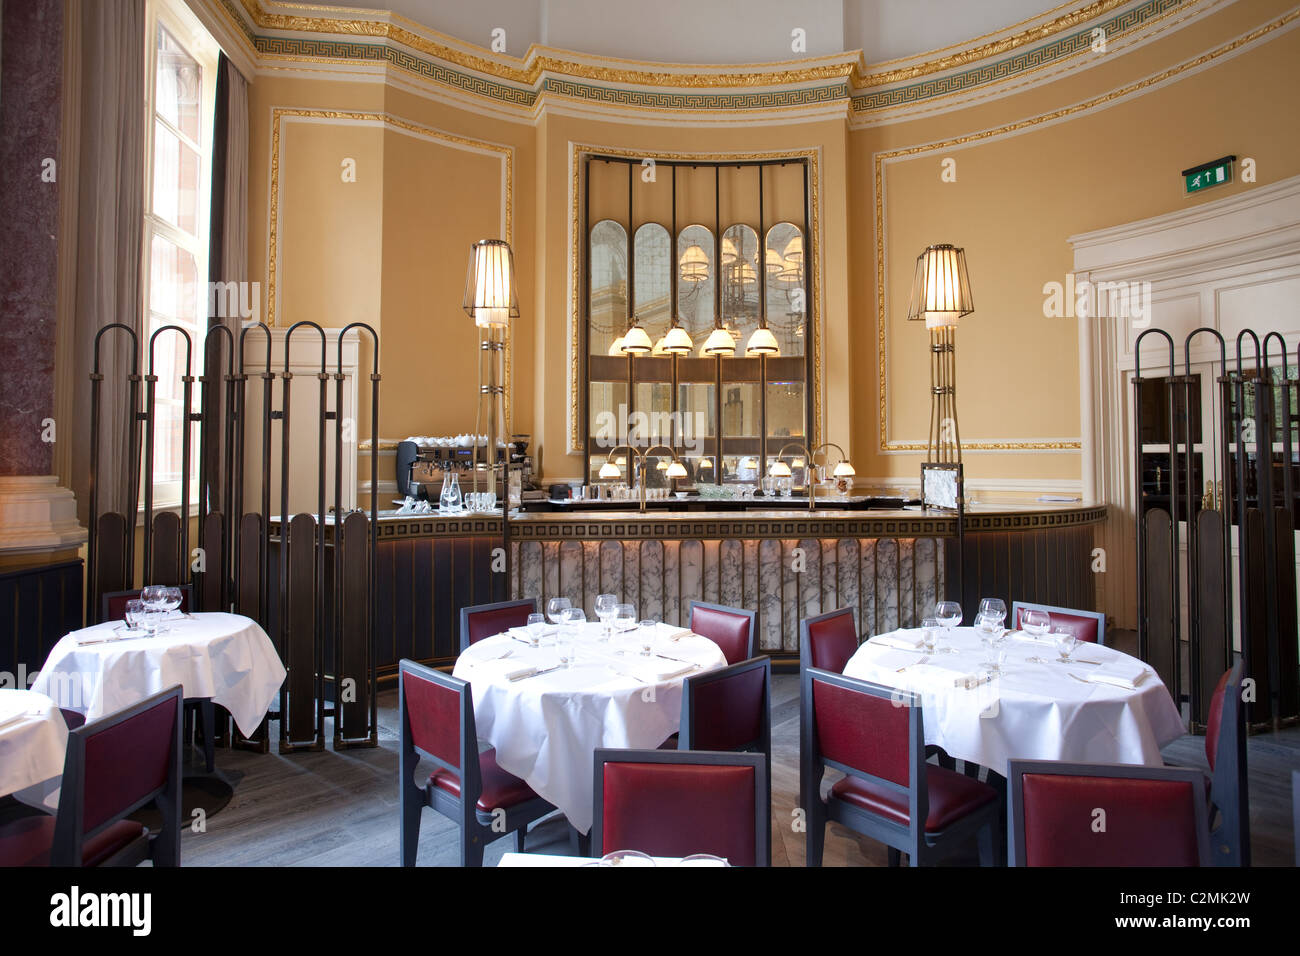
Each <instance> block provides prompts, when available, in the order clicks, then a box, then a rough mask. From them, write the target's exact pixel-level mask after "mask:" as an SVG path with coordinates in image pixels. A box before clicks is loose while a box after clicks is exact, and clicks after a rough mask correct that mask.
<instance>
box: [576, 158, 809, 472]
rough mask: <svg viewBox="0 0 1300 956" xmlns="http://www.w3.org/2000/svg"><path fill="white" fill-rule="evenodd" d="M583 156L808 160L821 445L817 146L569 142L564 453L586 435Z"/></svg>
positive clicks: (582, 449)
mask: <svg viewBox="0 0 1300 956" xmlns="http://www.w3.org/2000/svg"><path fill="white" fill-rule="evenodd" d="M586 154H600V155H606V156H621V157H632V158H653V159H655V160H657V161H672V160H677V161H686V162H689V161H691V160H698V161H700V162H724V163H725V162H727V161H736V160H754V159H802V160H807V161H808V167H809V168H808V193H809V203H808V204H809V207H810V210H811V212H810V215H811V218H810V220H809V222H808V230H809V232H810V233H811V234H812V239H813V241H812V255H813V258H812V269H811V272H812V275H813V276H814V281H813V285H812V303H813V315H812V332H813V380H812V382H810V383H809V387H810V388H811V389H812V394H813V416H812V421H811V422H809V429H810V431H811V433H812V442H813V447H814V448H815V447H817V445H819V444H820V443H821V440H822V437H821V436H822V434H823V432H824V431H825V428H824V422H823V418H824V416H825V411H824V409H823V405H824V402H823V391H824V389H825V378H826V376H825V375H824V374H823V371H822V355H823V349H824V344H823V340H824V339H825V337H826V335H825V331H826V319H825V316H824V315H823V314H822V313H823V311H824V308H823V302H824V294H823V286H824V284H825V281H826V280H825V276H824V275H823V268H822V266H823V262H824V258H823V256H822V232H821V227H822V220H821V148H820V147H814V148H810V149H793V150H773V151H760V152H747V153H717V152H714V153H664V152H647V151H646V150H632V149H625V148H623V147H616V146H599V145H594V144H590V143H574V142H570V143H569V167H570V168H569V194H570V198H569V206H570V219H569V232H570V234H571V236H572V237H573V239H572V242H571V243H570V249H571V251H570V256H569V304H568V307H567V308H566V310H565V312H566V314H567V316H568V318H567V324H568V335H567V339H568V342H567V348H568V350H569V356H568V365H569V383H568V389H569V398H570V401H569V428H568V432H569V448H568V453H569V454H571V455H575V454H585V453H586V439H585V437H584V436H582V435H580V434H579V431H580V424H581V423H580V418H581V416H580V415H579V413H578V409H579V407H580V406H579V405H578V403H579V402H585V401H586V400H587V392H586V384H585V383H584V382H583V381H582V356H581V354H580V352H579V348H578V345H579V342H580V340H581V335H580V334H579V332H578V323H579V322H581V321H582V320H583V318H582V316H581V314H580V312H581V306H582V258H581V256H580V255H579V254H578V248H579V245H578V244H579V243H582V244H583V247H584V248H585V244H586V241H587V237H586V236H585V235H584V234H583V233H582V231H581V229H580V228H579V225H580V221H581V219H582V208H581V207H582V200H581V196H582V189H581V186H582V157H583V156H584V155H586Z"/></svg>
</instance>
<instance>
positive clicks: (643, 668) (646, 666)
mask: <svg viewBox="0 0 1300 956" xmlns="http://www.w3.org/2000/svg"><path fill="white" fill-rule="evenodd" d="M618 669H619V671H620V672H621V673H624V674H627V675H628V676H629V677H635V678H637V679H639V680H643V681H649V682H650V683H653V684H657V683H659V682H660V681H666V680H672V679H673V678H674V677H680V676H681V675H682V674H688V673H690V672H691V671H693V670H694V669H695V665H694V664H684V663H682V662H681V661H669V660H665V659H664V658H662V657H641V658H637V659H634V660H630V661H620V662H619V665H618Z"/></svg>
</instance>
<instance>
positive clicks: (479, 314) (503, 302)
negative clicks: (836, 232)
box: [462, 239, 519, 329]
mask: <svg viewBox="0 0 1300 956" xmlns="http://www.w3.org/2000/svg"><path fill="white" fill-rule="evenodd" d="M462 307H463V308H464V309H465V312H466V313H467V314H468V315H469V317H470V318H472V319H473V320H474V324H475V325H477V326H478V327H479V328H484V329H499V328H505V327H506V326H507V325H509V324H510V320H511V319H512V318H518V317H519V296H518V295H517V294H516V292H515V256H514V253H513V252H512V251H511V250H510V243H508V242H506V241H505V240H504V239H480V240H479V241H478V242H476V243H474V245H472V246H470V252H469V270H468V271H467V272H466V274H465V300H464V303H463V305H462Z"/></svg>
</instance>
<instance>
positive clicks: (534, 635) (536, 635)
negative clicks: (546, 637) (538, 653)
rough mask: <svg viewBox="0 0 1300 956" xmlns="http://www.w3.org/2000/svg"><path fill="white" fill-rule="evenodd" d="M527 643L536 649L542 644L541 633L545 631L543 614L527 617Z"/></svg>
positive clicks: (544, 616)
mask: <svg viewBox="0 0 1300 956" xmlns="http://www.w3.org/2000/svg"><path fill="white" fill-rule="evenodd" d="M527 627H528V642H529V643H530V644H532V645H533V647H536V646H537V645H539V644H540V643H541V642H542V632H543V631H544V630H546V615H545V614H535V613H534V614H530V615H528V625H527Z"/></svg>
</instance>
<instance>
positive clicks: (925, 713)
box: [844, 627, 1186, 776]
mask: <svg viewBox="0 0 1300 956" xmlns="http://www.w3.org/2000/svg"><path fill="white" fill-rule="evenodd" d="M939 633H940V637H939V647H938V649H936V650H935V651H927V650H926V649H924V648H923V647H921V637H922V631H921V630H920V629H904V630H899V631H892V632H890V633H888V634H882V635H877V636H876V637H873V638H871V639H870V640H868V641H866V642H865V643H863V644H862V645H861V646H860V647H859V648H858V650H857V652H856V653H855V654H854V655H853V657H852V658H850V659H849V662H848V664H847V665H845V668H844V674H845V676H847V677H855V678H858V679H861V680H866V681H871V682H872V683H875V684H882V685H885V686H888V687H897V688H900V689H902V690H905V691H911V692H914V693H916V694H918V695H919V696H920V698H921V706H922V708H923V710H922V719H923V724H924V728H923V729H924V732H925V742H926V744H934V745H937V746H939V747H942V748H943V749H944V751H946V752H947V754H948V755H949V756H950V757H953V758H955V759H958V760H964V761H966V762H968V763H976V764H979V765H980V766H983V767H987V768H989V769H990V770H993V771H996V772H997V773H999V774H1001V775H1003V776H1005V775H1006V772H1007V761H1008V760H1011V759H1021V760H1061V761H1070V762H1076V763H1119V764H1143V765H1147V766H1160V765H1161V764H1162V763H1163V760H1162V758H1161V756H1160V748H1162V747H1164V746H1166V745H1168V744H1169V743H1171V742H1172V741H1174V740H1176V739H1178V738H1179V737H1181V736H1183V735H1184V734H1185V733H1186V729H1185V727H1184V726H1183V720H1182V717H1181V715H1180V714H1179V712H1178V708H1177V707H1176V706H1175V705H1174V701H1173V698H1172V697H1170V695H1169V691H1168V689H1167V688H1166V687H1165V685H1164V684H1163V683H1162V682H1161V680H1160V678H1159V677H1158V676H1156V673H1155V671H1154V670H1152V669H1151V668H1150V667H1149V666H1147V665H1146V664H1144V663H1143V662H1142V661H1139V660H1137V659H1136V658H1133V657H1130V656H1129V655H1127V654H1124V653H1121V652H1120V651H1117V650H1114V649H1113V648H1109V647H1105V646H1103V645H1100V644H1085V643H1081V644H1078V645H1076V647H1075V649H1074V650H1073V652H1072V653H1071V654H1070V662H1069V663H1062V662H1061V661H1060V654H1059V652H1058V650H1057V648H1056V645H1055V644H1054V643H1053V642H1052V641H1051V640H1048V639H1042V640H1036V639H1034V638H1033V637H1031V636H1030V635H1028V634H1025V633H1022V632H1019V631H1016V632H1011V633H1010V634H1008V635H1006V636H1005V638H1004V640H1003V642H1002V645H1001V646H1002V648H1003V649H1004V650H1005V652H1006V653H1005V661H1004V662H1003V663H1002V664H1001V667H1000V671H999V673H997V674H996V675H994V674H992V673H990V672H989V671H988V670H987V669H986V668H985V661H986V649H985V645H984V643H983V642H982V641H981V639H980V636H979V634H978V632H977V631H976V630H975V628H972V627H958V628H953V629H952V630H951V631H950V632H943V631H940V632H939ZM945 647H946V648H949V649H950V651H951V652H949V653H945V652H942V649H943V648H945Z"/></svg>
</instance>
